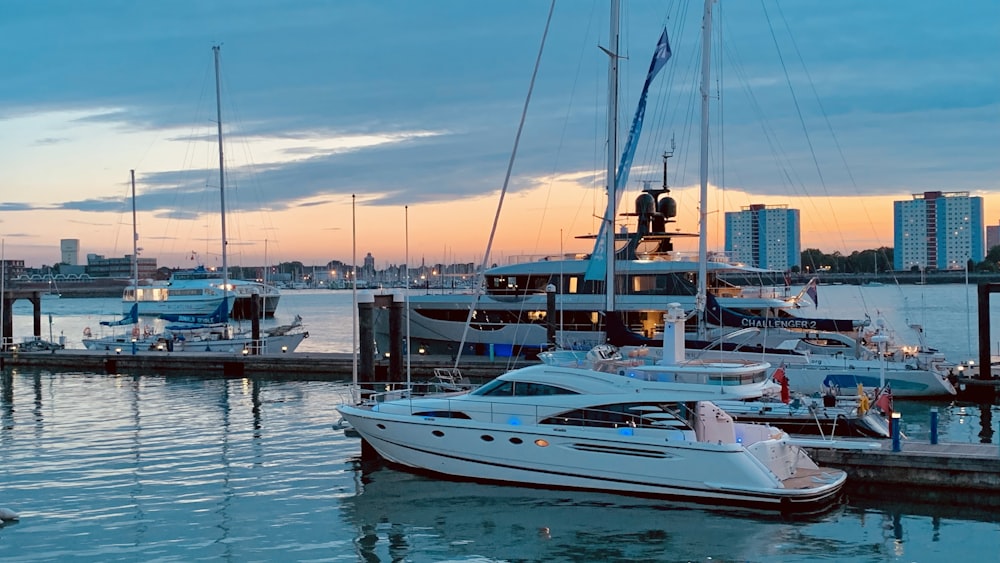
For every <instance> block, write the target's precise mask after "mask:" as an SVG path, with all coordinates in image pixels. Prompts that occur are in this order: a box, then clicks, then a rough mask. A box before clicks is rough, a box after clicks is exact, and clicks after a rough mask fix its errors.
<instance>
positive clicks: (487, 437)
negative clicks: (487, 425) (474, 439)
mask: <svg viewBox="0 0 1000 563" xmlns="http://www.w3.org/2000/svg"><path fill="white" fill-rule="evenodd" d="M479 439H481V440H482V441H484V442H492V441H493V436H490V435H489V434H483V435H482V436H480V437H479Z"/></svg>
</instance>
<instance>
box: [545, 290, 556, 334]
mask: <svg viewBox="0 0 1000 563" xmlns="http://www.w3.org/2000/svg"><path fill="white" fill-rule="evenodd" d="M545 336H546V342H545V344H546V345H547V346H548V347H549V348H551V349H555V347H556V286H555V285H554V284H551V283H550V284H549V285H547V286H545Z"/></svg>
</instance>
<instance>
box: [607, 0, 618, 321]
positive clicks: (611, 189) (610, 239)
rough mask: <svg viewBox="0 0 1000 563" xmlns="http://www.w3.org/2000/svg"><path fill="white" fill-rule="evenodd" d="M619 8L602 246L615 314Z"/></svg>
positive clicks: (613, 39)
mask: <svg viewBox="0 0 1000 563" xmlns="http://www.w3.org/2000/svg"><path fill="white" fill-rule="evenodd" d="M620 12H621V9H620V5H619V2H618V0H612V2H611V18H610V19H611V31H610V33H609V39H608V42H609V43H608V213H607V215H606V216H605V219H606V220H607V221H608V224H607V225H605V229H604V236H605V240H604V244H605V256H606V258H607V259H606V260H605V262H606V263H607V264H606V268H607V273H606V276H605V283H606V284H607V288H606V290H605V292H604V294H605V296H606V298H607V303H606V304H605V307H606V310H607V311H608V312H609V313H610V312H611V311H614V310H615V217H616V216H617V214H618V212H617V210H616V209H615V207H616V201H615V200H616V199H617V193H616V190H617V186H616V185H615V175H616V174H615V161H616V160H617V158H618V35H619V29H618V28H619V27H620V26H619V21H618V20H619V16H620Z"/></svg>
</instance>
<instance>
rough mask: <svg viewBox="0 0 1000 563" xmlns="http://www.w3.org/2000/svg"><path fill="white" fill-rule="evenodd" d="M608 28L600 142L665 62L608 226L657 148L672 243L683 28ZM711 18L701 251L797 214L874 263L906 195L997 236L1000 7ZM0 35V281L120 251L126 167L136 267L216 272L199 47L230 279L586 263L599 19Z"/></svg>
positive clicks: (814, 0)
mask: <svg viewBox="0 0 1000 563" xmlns="http://www.w3.org/2000/svg"><path fill="white" fill-rule="evenodd" d="M623 4H624V5H623V7H622V17H621V40H620V47H619V54H620V56H621V57H622V58H621V59H620V61H621V71H620V73H621V74H620V101H619V111H618V116H619V117H618V131H619V139H620V140H619V145H621V144H622V143H623V142H624V138H625V136H626V134H627V132H628V127H629V123H630V122H631V119H632V114H633V112H634V111H635V107H636V104H637V100H638V96H639V92H640V90H641V87H642V83H643V80H644V78H645V74H646V71H647V69H648V68H649V64H650V58H651V57H652V54H653V49H654V47H655V45H656V41H657V39H658V38H659V36H660V33H661V31H662V30H663V29H664V28H666V29H667V31H668V35H669V37H670V43H671V49H672V52H673V55H672V58H671V59H670V61H668V63H667V64H666V66H665V67H664V68H663V70H662V71H661V72H660V74H659V75H658V76H657V77H656V79H655V80H654V81H653V83H652V86H651V88H650V94H649V103H648V108H647V113H646V117H645V121H644V126H643V130H642V135H641V137H640V142H639V145H638V148H637V151H636V156H635V161H634V163H633V166H632V169H631V172H630V178H629V182H628V185H627V186H626V187H627V190H628V191H627V192H626V194H625V196H624V197H623V200H622V204H621V206H622V207H624V208H626V209H628V208H630V207H631V205H632V204H631V202H632V201H633V200H634V198H635V196H636V195H637V194H638V191H639V190H640V189H641V187H642V185H643V181H651V182H652V183H653V184H654V185H660V184H661V183H662V175H663V172H662V166H663V164H662V163H663V157H662V155H663V153H664V152H665V151H670V150H672V151H673V156H672V157H671V158H670V159H669V161H668V162H669V164H668V166H669V169H668V183H669V185H670V188H671V196H672V197H674V198H675V199H676V200H677V202H678V211H679V213H678V217H677V218H676V222H675V223H674V224H672V225H671V226H670V228H671V229H673V230H676V231H679V232H684V233H694V232H697V230H698V219H699V210H700V208H701V207H700V202H699V193H698V192H699V190H698V184H699V154H700V148H699V128H700V113H699V105H700V98H699V86H698V82H699V72H700V67H699V61H700V57H701V39H700V34H701V16H702V13H701V12H702V6H701V3H699V2H691V1H675V2H670V1H663V0H657V1H641V0H640V1H626V2H623ZM550 9H552V12H551V20H550V21H549V20H548V17H549V14H550ZM714 10H715V18H714V20H713V21H714V23H713V30H714V33H713V36H714V37H713V42H712V43H713V46H712V51H713V59H712V60H713V63H712V73H713V76H712V79H711V84H712V86H711V96H710V98H711V103H710V112H709V123H710V142H709V155H710V159H709V160H710V162H709V183H710V190H709V200H708V201H707V202H706V204H705V209H706V210H707V216H708V224H709V227H708V233H709V237H708V240H709V243H708V244H709V248H710V249H721V248H722V247H723V244H724V240H723V239H724V229H723V226H722V222H721V218H722V217H723V216H724V213H725V212H726V211H738V210H739V209H740V208H741V207H745V206H748V205H751V204H758V203H763V204H769V205H788V206H789V207H791V208H795V209H799V210H800V212H801V219H802V239H801V244H802V248H803V249H805V248H819V249H820V250H823V251H824V252H828V253H829V252H834V251H839V252H842V253H849V252H851V251H854V250H860V249H867V248H876V247H879V246H892V240H893V233H892V202H893V201H895V200H901V199H910V198H911V197H912V194H918V193H922V192H924V191H937V190H940V191H959V192H969V193H970V194H971V195H975V196H982V197H983V198H984V203H985V205H984V206H985V211H986V213H985V216H986V224H987V225H996V224H998V223H1000V185H998V184H1000V2H996V1H995V0H967V1H963V2H951V3H942V2H937V1H929V0H907V1H902V0H888V1H881V2H870V1H868V0H844V1H838V2H833V3H831V2H828V1H819V0H795V1H776V0H761V1H750V0H739V1H737V0H722V1H721V2H717V3H715V6H714ZM0 12H2V15H0V60H2V61H3V63H2V67H3V80H2V81H0V191H2V197H0V239H2V246H3V253H4V256H5V258H7V259H23V260H24V261H25V264H26V265H27V266H29V267H39V266H42V265H47V264H54V263H56V262H58V261H59V260H60V254H59V241H60V240H61V239H79V241H80V254H81V260H82V261H84V262H85V256H86V255H87V254H89V253H94V254H101V255H104V256H107V257H120V256H125V255H129V254H131V253H132V212H131V210H132V198H131V188H130V180H129V171H130V170H135V175H136V198H135V207H136V211H137V212H136V217H137V220H136V231H137V232H138V237H139V242H138V245H139V246H140V247H141V250H140V255H141V256H143V257H154V258H156V259H157V261H158V264H159V265H161V266H172V267H187V266H191V265H194V264H196V263H200V264H204V265H206V266H217V265H220V264H221V213H220V207H221V199H222V198H221V194H220V189H219V172H218V166H219V164H218V159H219V156H218V154H219V153H218V146H217V143H216V139H217V138H216V127H217V119H216V99H215V70H214V60H213V50H212V48H213V46H219V47H220V51H219V52H220V56H219V60H220V77H221V99H222V102H221V110H222V125H223V137H224V143H223V153H224V155H225V170H226V175H225V186H226V189H225V200H226V209H227V213H226V221H227V239H228V241H229V245H228V259H229V263H230V264H244V265H259V264H263V263H265V262H266V263H270V264H273V263H278V262H284V261H292V260H296V261H300V262H302V263H304V264H306V265H323V264H326V263H327V262H329V261H331V260H340V261H342V262H345V263H348V264H350V263H353V262H355V261H357V263H359V264H360V263H361V262H362V260H363V259H364V256H365V255H366V254H368V253H371V254H372V256H373V257H374V258H375V263H376V267H378V268H384V267H387V266H389V265H392V264H401V263H406V262H409V263H410V264H413V265H419V264H420V263H427V264H434V263H455V262H473V263H480V262H482V261H484V259H486V257H487V251H489V256H488V262H490V263H502V262H505V261H509V260H513V259H515V258H516V257H521V256H528V255H551V254H556V253H569V252H590V251H591V249H592V245H593V242H592V240H590V239H586V238H580V237H581V236H583V235H587V234H593V233H595V232H596V231H597V229H598V226H599V219H598V217H599V216H600V215H601V214H602V213H603V211H604V208H605V205H606V195H605V194H606V191H605V185H606V182H605V177H606V172H605V171H606V169H607V163H606V160H607V158H606V154H607V145H606V142H607V122H608V111H607V107H608V57H607V55H606V54H605V53H604V52H603V51H602V50H601V49H600V47H607V46H608V37H609V7H608V2H606V1H604V0H602V1H596V0H594V1H590V0H574V1H569V0H562V1H560V2H556V3H554V8H553V4H552V3H551V2H549V1H542V0H523V1H518V2H509V1H499V0H495V1H481V2H466V1H459V0H452V1H444V0H427V1H422V2H409V1H401V0H383V1H378V2H357V1H355V2H348V1H310V0H297V1H281V0H238V1H236V0H216V1H213V2H204V1H200V0H175V1H171V2H127V1H111V0H91V1H88V2H78V1H75V0H64V1H55V0H34V1H29V0H10V1H7V2H4V3H3V5H2V7H0ZM547 21H548V26H547V25H546V24H547ZM543 36H544V47H543ZM536 61H538V67H537V72H536V71H535V65H536ZM533 76H534V80H532V78H533ZM529 91H530V98H529ZM526 101H527V108H526V109H525V106H526ZM522 113H523V114H524V122H523V128H520V127H519V124H520V122H521V117H522ZM515 142H516V143H515ZM515 146H516V151H515ZM508 167H510V176H509V179H508V174H507V171H508ZM501 194H503V195H502V197H501ZM627 223H628V217H620V218H619V225H621V224H627ZM494 224H495V232H494ZM491 234H492V237H491ZM694 240H695V239H678V240H677V241H676V246H677V247H678V248H679V249H680V250H682V251H687V250H690V251H691V252H694V251H696V250H697V243H696V242H694Z"/></svg>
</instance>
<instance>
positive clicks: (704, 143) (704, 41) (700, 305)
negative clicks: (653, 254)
mask: <svg viewBox="0 0 1000 563" xmlns="http://www.w3.org/2000/svg"><path fill="white" fill-rule="evenodd" d="M712 1H713V0H705V14H704V16H703V20H702V35H701V174H700V176H701V192H700V194H699V197H700V200H699V201H700V203H699V207H700V212H699V220H698V295H697V297H696V298H695V299H696V301H695V310H696V312H697V316H698V332H699V336H700V337H704V332H705V300H706V294H707V293H708V208H707V205H708V92H709V72H710V71H711V63H712V61H711V56H712Z"/></svg>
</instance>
